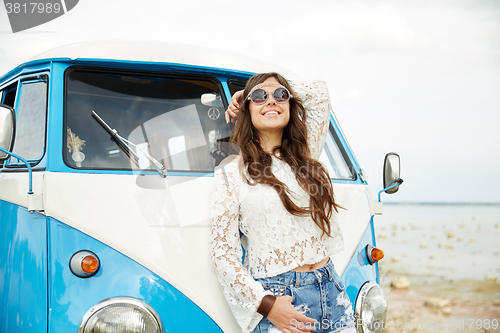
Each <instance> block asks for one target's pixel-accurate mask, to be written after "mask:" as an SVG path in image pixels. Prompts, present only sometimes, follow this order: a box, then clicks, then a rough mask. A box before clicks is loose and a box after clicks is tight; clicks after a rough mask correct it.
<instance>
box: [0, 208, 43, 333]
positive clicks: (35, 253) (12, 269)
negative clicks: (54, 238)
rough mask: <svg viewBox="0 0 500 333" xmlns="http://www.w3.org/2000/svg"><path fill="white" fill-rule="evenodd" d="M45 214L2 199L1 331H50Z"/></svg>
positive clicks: (0, 249)
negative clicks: (32, 211) (48, 323)
mask: <svg viewBox="0 0 500 333" xmlns="http://www.w3.org/2000/svg"><path fill="white" fill-rule="evenodd" d="M46 241H47V226H46V218H45V216H43V215H41V214H38V213H33V214H30V213H29V212H28V210H27V209H26V208H24V207H20V206H18V205H14V204H11V203H8V202H5V201H2V200H0V301H1V303H0V332H16V333H22V332H47V245H46Z"/></svg>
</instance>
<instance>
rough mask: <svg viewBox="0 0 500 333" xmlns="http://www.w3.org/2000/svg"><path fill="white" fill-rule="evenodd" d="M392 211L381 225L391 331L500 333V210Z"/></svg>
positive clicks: (397, 208)
mask: <svg viewBox="0 0 500 333" xmlns="http://www.w3.org/2000/svg"><path fill="white" fill-rule="evenodd" d="M497 213H498V214H497ZM384 215H386V216H384V218H386V217H387V218H386V219H385V220H383V222H381V223H379V224H376V227H375V230H376V233H377V247H379V248H381V249H382V250H383V251H384V252H385V255H386V257H385V258H384V259H382V261H381V262H380V263H379V269H380V284H381V285H382V287H383V288H384V292H385V293H386V296H387V300H388V304H389V309H388V315H387V321H386V325H385V332H436V333H437V332H464V333H465V332H500V283H499V275H500V260H499V257H498V252H499V251H500V228H499V222H500V207H499V206H493V207H481V206H480V207H476V206H470V207H446V206H444V207H436V206H434V207H423V206H417V205H413V206H412V205H408V206H406V205H404V206H400V205H396V206H388V207H387V206H384Z"/></svg>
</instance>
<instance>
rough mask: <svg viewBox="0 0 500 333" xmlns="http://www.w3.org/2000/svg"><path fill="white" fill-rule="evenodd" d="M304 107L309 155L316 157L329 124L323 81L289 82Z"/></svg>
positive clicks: (326, 93) (325, 89)
mask: <svg viewBox="0 0 500 333" xmlns="http://www.w3.org/2000/svg"><path fill="white" fill-rule="evenodd" d="M291 84H292V88H293V90H294V91H295V93H296V94H297V95H298V97H299V98H300V100H301V101H302V104H303V105H304V108H305V109H306V113H307V119H306V125H307V139H308V141H309V149H310V151H311V157H312V158H314V159H316V160H317V159H318V158H319V156H320V155H321V151H322V149H323V146H324V145H325V140H326V135H327V133H328V125H329V124H330V113H331V108H332V107H331V105H330V95H329V94H328V88H327V87H326V83H324V82H323V81H316V82H307V83H306V82H299V83H293V82H292V83H291Z"/></svg>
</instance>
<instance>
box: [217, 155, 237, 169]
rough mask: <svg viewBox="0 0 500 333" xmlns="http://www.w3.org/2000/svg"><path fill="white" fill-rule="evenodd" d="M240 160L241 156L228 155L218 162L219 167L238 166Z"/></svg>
mask: <svg viewBox="0 0 500 333" xmlns="http://www.w3.org/2000/svg"><path fill="white" fill-rule="evenodd" d="M241 160H242V157H241V154H238V155H236V154H235V155H229V156H228V157H226V158H225V159H223V160H222V162H220V164H219V167H222V166H226V165H228V164H238V163H240V162H241Z"/></svg>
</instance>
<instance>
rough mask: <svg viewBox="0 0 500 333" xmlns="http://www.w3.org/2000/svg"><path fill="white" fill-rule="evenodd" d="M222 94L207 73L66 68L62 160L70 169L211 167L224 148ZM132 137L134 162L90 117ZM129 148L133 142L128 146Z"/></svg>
mask: <svg viewBox="0 0 500 333" xmlns="http://www.w3.org/2000/svg"><path fill="white" fill-rule="evenodd" d="M224 103H226V100H225V97H224V94H223V92H222V86H221V84H220V83H219V82H218V81H217V80H216V79H215V78H212V77H207V76H193V75H189V76H184V75H182V74H176V75H175V76H174V75H167V74H162V73H152V72H135V71H134V72H127V71H126V70H112V69H102V70H101V69H96V68H81V67H77V68H70V69H68V70H67V71H66V76H65V110H64V117H65V118H64V119H65V125H66V126H65V129H66V132H65V138H64V147H63V149H64V160H65V163H66V164H67V165H68V166H70V167H73V168H81V169H115V170H131V169H132V170H151V169H152V170H154V167H153V165H152V164H151V162H150V161H149V160H148V159H147V157H146V155H145V154H144V153H143V152H146V153H147V154H149V155H151V156H153V157H154V158H155V159H156V160H158V161H159V162H160V163H162V164H163V165H165V167H166V168H167V169H168V170H172V171H199V172H212V171H213V170H214V167H215V166H216V165H217V164H218V163H220V161H221V160H222V159H223V158H225V157H226V156H227V155H228V154H230V152H229V151H227V148H228V146H229V145H228V144H227V142H228V140H229V136H230V134H231V127H230V125H228V124H226V122H225V120H224V111H225V106H224V105H225V104H224ZM92 110H94V111H95V113H96V114H97V115H98V116H99V117H100V118H101V119H102V120H104V122H106V124H108V125H109V127H111V129H116V131H117V132H118V134H119V135H120V136H121V137H123V138H125V139H127V140H128V141H130V142H132V143H134V144H135V145H136V146H138V147H139V148H131V150H133V151H134V152H135V153H136V154H137V155H138V160H137V161H135V162H134V160H133V158H130V157H129V156H128V155H127V153H126V152H124V150H122V149H121V148H120V147H119V146H118V145H117V144H116V143H115V142H114V141H112V140H110V134H109V133H108V132H106V130H105V129H104V128H103V127H102V126H101V125H100V124H99V123H98V122H97V121H96V119H95V118H94V117H93V116H92ZM130 147H132V146H130Z"/></svg>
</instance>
